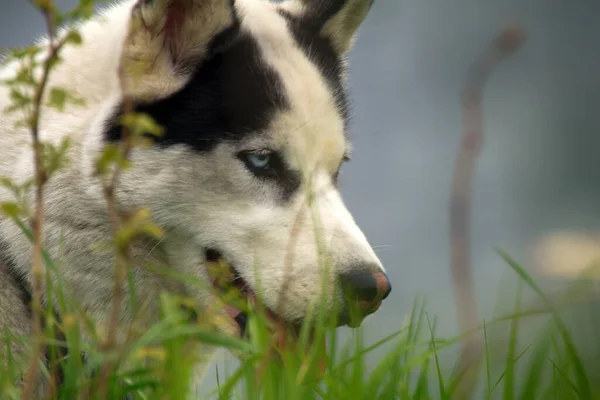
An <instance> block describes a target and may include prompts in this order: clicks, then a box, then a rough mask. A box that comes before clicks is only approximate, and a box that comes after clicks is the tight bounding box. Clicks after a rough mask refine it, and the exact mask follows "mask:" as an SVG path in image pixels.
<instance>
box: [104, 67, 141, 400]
mask: <svg viewBox="0 0 600 400" xmlns="http://www.w3.org/2000/svg"><path fill="white" fill-rule="evenodd" d="M124 76H125V73H124V66H123V65H121V66H120V67H119V82H120V85H121V89H122V92H123V93H125V89H126V88H125V81H124V79H125V78H124ZM133 112H134V103H133V100H132V99H131V98H129V97H127V96H125V99H124V102H123V116H127V115H130V114H131V113H133ZM132 148H133V138H132V137H131V135H130V132H129V129H128V127H127V124H126V123H123V125H122V129H121V146H120V156H119V157H118V160H117V162H116V163H115V164H114V166H113V169H112V171H111V173H110V176H109V178H108V179H107V178H106V177H104V179H103V183H102V190H103V193H104V197H105V198H106V204H107V213H108V219H109V223H110V229H111V233H112V236H113V238H114V239H115V246H116V249H115V257H116V258H115V270H114V285H113V293H112V304H111V312H110V316H109V320H108V332H107V335H106V341H105V343H104V350H105V351H110V350H113V349H114V348H115V347H116V346H117V333H118V326H119V321H120V319H121V306H122V303H123V301H124V290H123V285H124V283H125V279H126V278H127V268H128V267H129V265H130V254H129V243H126V244H125V245H120V244H119V243H116V238H117V236H118V234H119V231H120V229H121V226H122V224H123V221H122V219H121V215H120V213H119V206H118V202H117V198H116V195H115V191H116V187H117V183H118V181H119V177H120V176H121V172H122V165H123V164H122V163H123V162H125V161H126V160H127V159H128V158H129V155H130V153H131V150H132ZM113 365H114V361H108V362H106V363H105V364H104V366H103V368H102V371H101V373H100V384H99V392H100V398H101V399H104V398H106V395H107V385H108V377H109V375H110V373H111V371H112V369H113Z"/></svg>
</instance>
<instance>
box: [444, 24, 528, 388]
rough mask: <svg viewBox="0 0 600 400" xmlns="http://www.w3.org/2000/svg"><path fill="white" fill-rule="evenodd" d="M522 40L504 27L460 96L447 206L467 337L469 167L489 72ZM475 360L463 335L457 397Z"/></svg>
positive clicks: (470, 311) (472, 322) (473, 309)
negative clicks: (457, 136) (457, 143)
mask: <svg viewBox="0 0 600 400" xmlns="http://www.w3.org/2000/svg"><path fill="white" fill-rule="evenodd" d="M523 40H524V33H523V30H522V28H521V27H519V26H508V27H506V28H505V29H504V30H503V31H502V32H501V33H500V35H499V36H498V37H497V38H496V39H495V40H494V41H493V42H492V43H491V44H490V46H489V47H488V48H487V49H486V51H485V52H484V53H483V54H482V55H481V56H480V57H479V58H478V59H477V60H476V61H475V62H474V63H473V65H472V66H471V69H470V71H469V73H468V75H467V79H466V82H465V85H464V88H463V92H462V105H463V123H464V133H463V136H462V139H461V145H460V149H459V153H458V156H457V159H456V164H455V170H454V179H453V184H452V193H451V203H450V247H451V273H452V279H453V283H454V296H455V301H456V307H457V313H458V323H459V327H460V329H461V332H469V331H471V330H472V329H473V328H475V327H476V326H477V325H478V316H477V315H478V312H477V304H476V296H475V284H474V281H473V276H472V272H471V262H470V257H469V250H470V249H469V225H470V217H471V216H470V212H471V188H472V182H473V175H474V172H475V162H476V160H477V157H478V156H479V153H480V151H481V145H482V141H483V116H482V96H483V89H484V87H485V84H486V82H487V80H488V78H489V76H490V74H491V73H492V72H493V70H494V68H495V67H496V66H497V65H498V64H499V63H500V62H501V61H502V60H504V59H505V58H507V57H508V56H510V55H511V54H513V53H514V52H515V51H516V50H517V49H518V48H519V46H520V45H521V44H522V42H523ZM480 360H481V340H480V339H479V337H478V336H476V335H468V336H467V337H466V338H465V340H464V342H463V345H462V349H461V355H460V359H459V371H460V372H459V373H460V374H464V375H463V377H462V379H461V385H459V387H458V389H457V395H458V396H459V397H460V398H470V397H471V393H472V389H473V387H474V379H475V371H476V368H474V367H475V366H476V365H477V364H478V363H479V361H480Z"/></svg>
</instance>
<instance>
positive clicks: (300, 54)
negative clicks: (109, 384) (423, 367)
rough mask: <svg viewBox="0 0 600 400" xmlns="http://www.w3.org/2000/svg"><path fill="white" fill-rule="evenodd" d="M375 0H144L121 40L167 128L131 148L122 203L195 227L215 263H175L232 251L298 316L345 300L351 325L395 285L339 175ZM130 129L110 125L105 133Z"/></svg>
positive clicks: (290, 317) (280, 306) (250, 288)
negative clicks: (353, 69) (358, 54)
mask: <svg viewBox="0 0 600 400" xmlns="http://www.w3.org/2000/svg"><path fill="white" fill-rule="evenodd" d="M371 3H372V1H371V0H289V1H286V2H283V3H272V2H268V1H261V0H234V1H232V0H155V1H140V2H139V3H138V4H137V5H136V6H135V7H134V8H133V11H132V18H131V22H130V28H129V35H128V37H127V39H126V40H125V43H124V45H123V50H122V60H121V64H122V66H124V67H128V66H131V65H138V66H139V65H142V68H141V69H139V68H138V76H136V77H134V76H133V74H132V75H127V74H126V76H127V79H126V80H125V82H124V88H125V89H124V90H125V91H126V95H127V96H129V97H131V98H133V99H134V100H135V103H136V109H137V111H139V112H143V113H147V114H149V115H150V116H152V117H153V118H154V120H155V121H156V122H157V123H158V124H160V125H162V126H163V127H164V128H165V134H164V136H162V137H160V138H158V139H156V140H155V144H154V145H153V146H152V148H150V149H136V150H135V151H134V152H133V153H132V159H133V166H134V167H133V169H132V170H130V171H128V172H127V173H126V174H125V175H123V179H122V182H121V186H122V188H121V189H120V192H119V193H120V197H121V199H122V202H123V203H125V204H127V203H131V204H132V205H147V206H150V207H151V208H152V212H153V217H154V219H155V220H156V221H157V222H158V223H159V224H161V225H162V226H163V227H164V228H165V229H166V230H167V235H169V234H170V233H171V234H173V235H179V237H187V238H191V239H189V241H190V243H193V246H194V247H195V249H196V250H195V251H197V253H198V254H201V255H202V262H203V263H204V266H203V265H185V263H184V265H174V266H173V267H175V268H182V269H185V271H184V272H186V273H192V274H196V275H200V276H202V277H207V270H206V265H207V264H208V263H210V262H214V261H217V260H224V261H226V262H227V264H229V265H230V266H231V268H232V270H233V271H234V281H235V282H243V288H242V289H243V291H244V293H245V294H246V295H247V296H249V297H252V298H254V296H255V295H258V296H259V298H260V299H261V301H262V302H263V303H264V305H266V307H267V308H268V309H269V310H271V311H272V312H273V314H274V315H276V318H279V319H281V320H284V321H286V322H288V323H290V324H296V323H298V322H300V321H302V319H303V317H304V316H305V315H306V313H307V312H308V310H309V309H310V308H311V306H314V305H315V303H317V302H319V303H320V304H321V305H324V306H325V307H328V309H331V308H332V306H333V304H334V303H335V302H336V301H338V302H339V304H341V305H342V308H341V316H340V324H350V325H353V326H355V325H357V324H359V323H360V321H361V320H362V318H363V317H364V316H366V315H368V314H370V313H372V312H374V311H375V310H377V308H378V307H379V305H380V304H381V301H382V299H383V298H385V297H386V296H387V295H388V294H389V291H390V289H391V287H390V284H389V281H388V279H387V276H386V274H385V271H384V269H383V267H382V265H381V263H380V261H379V259H378V258H377V256H376V255H375V253H374V251H373V249H372V248H371V246H370V245H369V243H368V241H367V239H366V238H365V236H364V234H363V233H362V232H361V230H360V229H359V228H358V226H357V225H356V223H355V221H354V219H353V217H352V215H351V214H350V213H349V211H348V210H347V208H346V207H345V205H344V203H343V201H342V199H341V197H340V193H339V191H338V188H337V178H338V173H339V171H340V168H341V167H342V164H343V163H344V161H347V160H348V157H349V154H350V144H349V141H348V137H347V126H348V117H349V108H348V100H347V98H346V91H345V82H344V80H345V75H344V74H345V68H344V67H345V66H344V63H345V56H346V55H347V53H348V51H349V50H350V49H351V45H352V41H353V38H354V35H355V32H356V31H357V29H358V27H359V25H360V24H361V22H362V21H363V19H364V18H365V16H366V14H367V12H368V10H369V8H370V6H371ZM126 71H127V70H126ZM140 71H141V72H140ZM117 113H118V112H117ZM109 125H110V124H109ZM120 135H121V129H120V127H119V126H117V125H116V124H112V125H110V126H109V128H108V129H107V130H106V134H105V137H104V140H107V141H118V140H120V139H121V136H120ZM169 232H170V233H169ZM323 289H327V290H326V292H327V294H326V296H324V297H323ZM348 292H349V293H351V295H350V296H346V295H345V293H348ZM350 309H354V310H358V318H357V319H356V320H354V319H353V318H349V317H348V315H349V314H352V313H351V312H350V311H349V310H350ZM232 316H234V317H236V316H237V314H236V312H235V311H233V312H232Z"/></svg>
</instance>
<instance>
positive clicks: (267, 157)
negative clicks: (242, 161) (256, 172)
mask: <svg viewBox="0 0 600 400" xmlns="http://www.w3.org/2000/svg"><path fill="white" fill-rule="evenodd" d="M271 158H272V155H271V153H248V154H246V161H247V162H248V164H250V165H251V166H252V167H253V168H256V169H267V168H269V165H270V164H271Z"/></svg>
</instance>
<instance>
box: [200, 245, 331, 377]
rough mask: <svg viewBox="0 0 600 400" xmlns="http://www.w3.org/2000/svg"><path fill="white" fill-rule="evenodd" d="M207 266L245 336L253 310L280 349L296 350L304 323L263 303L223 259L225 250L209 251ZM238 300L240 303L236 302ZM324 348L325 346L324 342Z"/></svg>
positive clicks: (206, 254) (321, 353) (216, 286)
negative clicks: (260, 316) (249, 313)
mask: <svg viewBox="0 0 600 400" xmlns="http://www.w3.org/2000/svg"><path fill="white" fill-rule="evenodd" d="M205 267H206V269H207V273H208V276H209V277H210V280H211V283H212V285H213V287H214V289H215V290H216V291H217V292H220V294H222V297H223V298H224V300H225V304H226V305H225V311H226V314H227V315H228V316H229V317H230V318H231V319H232V320H233V321H234V322H235V324H236V325H237V327H238V328H239V329H238V333H239V335H240V336H241V337H246V336H248V335H249V332H248V329H247V328H248V313H247V311H248V310H249V308H251V309H253V311H256V312H262V313H263V315H264V316H265V320H266V322H267V325H268V328H269V332H270V335H271V339H272V340H271V342H272V344H273V345H274V346H275V347H277V348H278V349H279V350H281V351H284V350H287V351H290V350H292V351H295V350H296V347H297V346H298V343H299V340H298V339H299V337H300V330H301V328H302V321H298V320H296V321H289V320H287V319H286V318H284V317H282V316H280V315H278V314H277V313H276V312H275V311H273V310H271V309H270V308H269V307H267V306H265V305H264V304H262V303H261V302H260V301H259V299H258V298H257V295H256V293H255V291H254V290H253V288H252V287H251V285H250V284H248V283H247V282H246V281H245V280H244V279H243V278H242V276H241V275H240V274H239V273H238V272H237V271H236V269H235V266H234V265H232V263H230V262H228V260H226V259H225V257H223V254H222V252H221V251H219V250H216V249H206V250H205ZM236 301H237V303H236ZM308 336H309V337H308V347H307V351H308V350H309V349H310V348H311V347H312V346H313V343H314V331H311V332H309V335H308ZM322 346H325V341H324V340H323V344H322ZM325 350H326V349H325V348H323V351H320V352H319V354H320V355H321V356H322V359H321V360H320V363H319V364H320V365H321V370H324V368H325V358H324V357H325V355H326V351H325Z"/></svg>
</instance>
